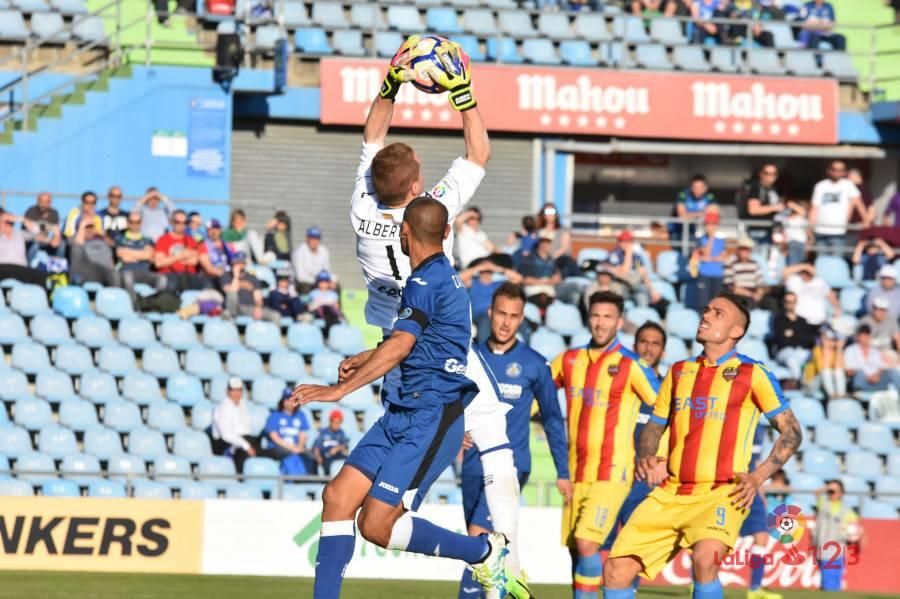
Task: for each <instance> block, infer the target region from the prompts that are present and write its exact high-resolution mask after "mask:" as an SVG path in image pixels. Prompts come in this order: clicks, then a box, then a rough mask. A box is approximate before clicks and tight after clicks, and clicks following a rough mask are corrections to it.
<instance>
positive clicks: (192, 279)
mask: <svg viewBox="0 0 900 599" xmlns="http://www.w3.org/2000/svg"><path fill="white" fill-rule="evenodd" d="M142 215H143V211H142ZM142 218H144V217H143V216H142ZM145 225H146V223H143V224H142V226H141V232H142V233H143V234H145V235H146V233H145V231H146V228H147V227H146V226H145ZM147 236H148V237H149V235H147ZM205 251H206V246H205V245H198V244H197V242H196V241H194V238H193V237H191V236H190V235H188V234H187V215H186V214H185V213H184V210H176V211H175V212H173V213H172V230H171V231H169V232H168V233H166V234H164V235H163V236H162V237H160V238H159V239H158V240H157V241H156V246H155V248H154V253H153V262H154V265H155V266H156V270H157V272H159V273H162V274H164V275H166V279H167V280H168V287H169V288H170V289H173V290H176V291H184V290H186V289H203V288H204V287H206V286H207V283H206V279H204V278H203V277H198V276H197V265H198V264H199V262H200V254H201V253H202V252H205Z"/></svg>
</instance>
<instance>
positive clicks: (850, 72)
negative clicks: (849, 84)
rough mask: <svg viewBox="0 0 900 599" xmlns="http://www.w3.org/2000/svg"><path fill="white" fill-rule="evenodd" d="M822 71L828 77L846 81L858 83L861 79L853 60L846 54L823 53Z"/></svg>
mask: <svg viewBox="0 0 900 599" xmlns="http://www.w3.org/2000/svg"><path fill="white" fill-rule="evenodd" d="M822 70H823V71H824V73H825V74H826V75H828V76H830V77H836V78H838V79H841V80H844V81H856V79H858V78H859V71H857V70H856V66H854V64H853V59H852V58H851V57H850V56H849V55H848V54H846V53H845V52H824V53H822Z"/></svg>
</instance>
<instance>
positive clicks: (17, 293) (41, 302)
mask: <svg viewBox="0 0 900 599" xmlns="http://www.w3.org/2000/svg"><path fill="white" fill-rule="evenodd" d="M3 12H4V11H0V37H4V38H6V39H10V38H8V37H7V36H6V35H5V34H4V30H3V29H4V27H3V26H4V15H3ZM15 14H18V13H15ZM19 17H20V18H21V15H19ZM62 289H66V288H65V287H63V288H62ZM9 307H10V308H12V309H13V310H15V311H16V312H18V313H19V314H21V315H22V316H24V317H26V318H30V317H32V316H37V315H38V314H42V313H44V312H47V311H49V310H50V307H49V306H48V305H47V292H46V291H44V290H43V288H41V287H40V286H38V285H28V284H19V285H16V286H15V287H13V288H12V291H11V292H10V299H9Z"/></svg>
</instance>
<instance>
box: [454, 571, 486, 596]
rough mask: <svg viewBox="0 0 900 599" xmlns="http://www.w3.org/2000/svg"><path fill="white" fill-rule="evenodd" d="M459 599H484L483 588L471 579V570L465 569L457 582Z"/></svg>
mask: <svg viewBox="0 0 900 599" xmlns="http://www.w3.org/2000/svg"><path fill="white" fill-rule="evenodd" d="M459 599H484V588H483V587H482V586H481V584H480V583H478V582H475V579H474V578H472V570H471V569H469V568H465V569H464V570H463V574H462V580H460V581H459Z"/></svg>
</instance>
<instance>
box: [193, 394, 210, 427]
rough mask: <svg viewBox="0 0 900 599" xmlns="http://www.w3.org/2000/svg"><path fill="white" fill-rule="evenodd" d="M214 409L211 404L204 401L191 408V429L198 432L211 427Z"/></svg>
mask: <svg viewBox="0 0 900 599" xmlns="http://www.w3.org/2000/svg"><path fill="white" fill-rule="evenodd" d="M214 409H215V406H214V405H213V403H212V402H211V401H208V400H205V399H204V400H201V401H198V402H197V403H195V404H194V405H193V406H191V428H193V429H196V430H198V431H205V430H206V429H208V428H209V427H210V426H211V425H212V419H213V410H214Z"/></svg>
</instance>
